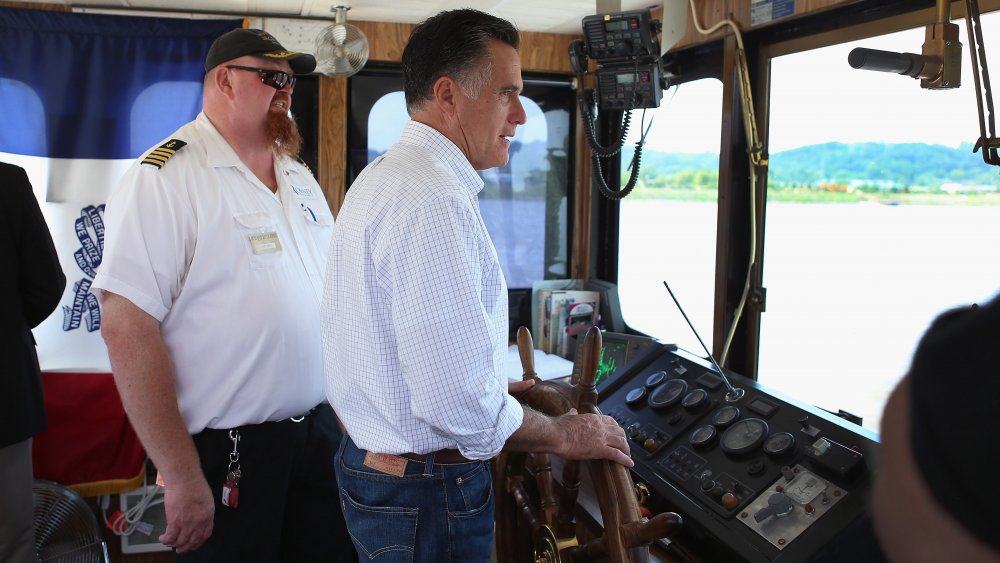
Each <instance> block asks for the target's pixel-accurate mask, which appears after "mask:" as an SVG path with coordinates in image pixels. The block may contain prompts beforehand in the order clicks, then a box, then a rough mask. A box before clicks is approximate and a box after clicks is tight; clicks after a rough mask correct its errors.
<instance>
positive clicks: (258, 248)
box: [250, 232, 281, 254]
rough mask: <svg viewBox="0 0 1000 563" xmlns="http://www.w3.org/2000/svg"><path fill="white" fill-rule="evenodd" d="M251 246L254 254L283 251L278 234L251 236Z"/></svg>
mask: <svg viewBox="0 0 1000 563" xmlns="http://www.w3.org/2000/svg"><path fill="white" fill-rule="evenodd" d="M250 246H251V248H253V253H254V254H271V253H273V252H280V251H281V241H279V240H278V233H275V232H270V233H260V234H256V235H250Z"/></svg>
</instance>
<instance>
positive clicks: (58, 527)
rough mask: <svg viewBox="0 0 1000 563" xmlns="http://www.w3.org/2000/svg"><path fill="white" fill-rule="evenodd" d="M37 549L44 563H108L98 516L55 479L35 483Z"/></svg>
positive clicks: (33, 488)
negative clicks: (54, 480)
mask: <svg viewBox="0 0 1000 563" xmlns="http://www.w3.org/2000/svg"><path fill="white" fill-rule="evenodd" d="M31 492H32V501H33V505H34V506H33V512H34V521H35V549H36V550H37V552H38V559H39V560H40V561H42V562H53V563H55V562H58V563H92V562H93V563H108V561H109V559H108V552H107V546H105V544H104V541H103V540H102V539H101V534H100V528H99V527H98V524H97V518H96V517H95V516H94V512H93V511H92V510H91V508H90V506H89V505H88V504H87V502H86V501H84V500H83V497H81V496H80V495H79V494H77V493H76V492H75V491H73V489H70V488H69V487H67V486H65V485H61V484H59V483H55V482H53V481H43V480H36V481H35V482H34V484H33V485H32V491H31Z"/></svg>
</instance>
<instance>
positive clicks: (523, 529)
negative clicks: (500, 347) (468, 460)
mask: <svg viewBox="0 0 1000 563" xmlns="http://www.w3.org/2000/svg"><path fill="white" fill-rule="evenodd" d="M582 345H583V346H584V353H583V358H584V359H583V362H584V363H583V370H582V374H581V377H580V381H579V382H577V383H576V384H575V385H572V386H571V385H568V384H566V383H559V382H555V381H542V380H540V379H538V378H537V376H536V374H535V369H534V352H533V345H532V342H531V334H530V333H529V332H528V329H526V328H524V327H521V328H520V329H518V333H517V346H518V352H519V355H520V357H521V364H522V366H523V367H524V379H525V380H528V379H535V380H536V381H535V385H534V386H532V387H531V388H530V389H529V390H527V391H525V392H524V393H521V394H519V395H518V399H519V400H520V401H521V403H523V404H524V405H526V406H528V407H530V408H532V409H534V410H536V411H539V412H541V413H544V414H547V415H550V416H560V415H563V414H565V413H567V412H569V410H570V409H571V408H576V410H577V412H578V413H581V414H584V413H594V414H600V411H599V410H598V409H597V407H596V405H595V403H596V402H597V391H596V389H595V380H596V372H597V366H598V362H599V360H600V353H601V331H600V330H599V329H597V328H596V327H592V328H591V329H590V330H589V331H588V332H587V335H586V338H585V339H584V342H583V344H582ZM581 464H584V465H585V466H586V469H587V471H588V473H589V474H590V479H591V482H592V484H593V488H594V491H595V493H596V496H597V500H598V504H599V505H600V509H601V519H602V520H603V523H604V524H603V526H604V535H603V536H602V537H598V538H595V539H590V540H585V541H582V542H581V538H586V537H588V536H587V535H586V534H585V533H584V532H585V530H583V529H581V528H580V526H581V524H580V523H579V522H578V521H577V519H576V510H577V495H578V492H579V489H580V475H581V471H580V470H581V467H580V466H581ZM493 471H494V481H493V482H494V486H495V487H496V492H497V502H496V548H497V559H498V561H499V563H577V562H582V561H610V562H612V563H626V562H633V563H636V562H642V563H645V562H648V561H649V560H650V558H649V544H650V543H651V542H652V541H653V540H655V539H657V538H665V537H667V536H669V535H671V534H673V533H674V532H676V531H677V530H678V529H680V526H681V517H680V516H678V515H677V514H675V513H673V512H665V513H662V514H658V515H657V516H655V517H653V518H652V519H649V520H647V521H644V520H643V518H642V515H641V514H640V512H639V501H638V499H637V498H636V492H635V490H634V486H633V483H632V478H631V476H630V474H629V470H628V468H627V467H625V466H623V465H620V464H618V463H615V462H613V461H608V460H590V461H584V462H580V461H575V460H565V461H564V463H563V466H562V480H561V482H558V481H557V480H556V478H555V477H554V476H553V470H552V463H551V461H550V458H549V454H537V453H536V454H532V453H520V452H506V451H505V452H502V453H501V454H500V455H499V456H497V458H496V459H495V460H494V467H493Z"/></svg>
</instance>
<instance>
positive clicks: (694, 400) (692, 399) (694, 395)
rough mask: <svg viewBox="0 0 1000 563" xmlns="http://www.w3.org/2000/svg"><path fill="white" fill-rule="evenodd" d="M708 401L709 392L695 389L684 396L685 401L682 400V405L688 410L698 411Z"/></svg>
mask: <svg viewBox="0 0 1000 563" xmlns="http://www.w3.org/2000/svg"><path fill="white" fill-rule="evenodd" d="M707 400H708V391H705V390H704V389H695V390H694V391H691V392H690V393H688V394H687V395H684V399H682V400H681V404H682V405H684V408H686V409H696V408H698V407H700V406H702V405H704V404H705V401H707Z"/></svg>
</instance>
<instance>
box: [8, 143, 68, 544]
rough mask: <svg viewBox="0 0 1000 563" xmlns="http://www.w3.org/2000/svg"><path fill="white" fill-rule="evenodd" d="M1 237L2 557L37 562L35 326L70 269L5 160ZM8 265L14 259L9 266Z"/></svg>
mask: <svg viewBox="0 0 1000 563" xmlns="http://www.w3.org/2000/svg"><path fill="white" fill-rule="evenodd" d="M0 224H2V226H0V244H2V245H3V248H4V249H5V250H6V252H7V255H8V256H9V257H11V258H12V260H9V261H8V264H12V265H13V271H10V270H9V269H8V272H7V273H6V275H3V276H0V295H2V296H3V297H4V299H5V300H7V304H6V306H4V307H0V319H2V320H0V353H2V355H0V357H2V358H3V360H2V362H3V368H2V369H0V561H4V562H5V563H22V562H24V561H37V560H38V558H37V555H36V553H35V532H34V523H33V509H32V500H31V485H32V481H33V479H34V478H33V475H32V468H31V437H32V436H34V435H35V434H37V433H38V432H40V431H41V430H42V429H44V428H45V425H46V418H45V404H44V402H43V400H42V382H41V374H40V370H39V367H38V355H37V354H36V353H35V338H34V336H32V334H31V329H33V328H35V327H36V326H38V325H39V324H40V323H41V322H42V321H43V320H45V318H46V317H48V316H49V314H51V313H52V311H53V310H54V309H55V308H56V306H57V305H58V304H59V298H60V297H62V293H63V289H64V288H65V287H66V276H65V275H64V274H63V271H62V267H60V266H59V257H58V256H57V255H56V247H55V244H53V243H52V235H51V234H50V233H49V228H48V226H46V224H45V218H44V217H43V216H42V210H41V209H40V208H39V206H38V201H37V200H35V195H34V193H32V191H31V183H30V182H29V181H28V175H27V174H26V173H25V172H24V169H22V168H20V167H17V166H13V165H11V164H5V163H2V162H0ZM8 268H10V266H8Z"/></svg>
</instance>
